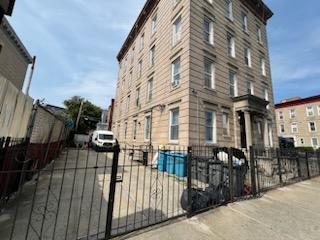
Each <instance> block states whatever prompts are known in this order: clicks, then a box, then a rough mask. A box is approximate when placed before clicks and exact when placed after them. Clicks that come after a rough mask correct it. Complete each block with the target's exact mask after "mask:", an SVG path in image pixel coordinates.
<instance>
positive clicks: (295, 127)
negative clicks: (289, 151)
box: [291, 123, 298, 133]
mask: <svg viewBox="0 0 320 240" xmlns="http://www.w3.org/2000/svg"><path fill="white" fill-rule="evenodd" d="M291 132H292V133H298V124H297V123H291Z"/></svg>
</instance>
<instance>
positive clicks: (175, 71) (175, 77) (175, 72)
mask: <svg viewBox="0 0 320 240" xmlns="http://www.w3.org/2000/svg"><path fill="white" fill-rule="evenodd" d="M171 68H172V70H171V71H172V73H171V75H172V76H171V84H172V86H174V87H175V86H178V85H179V82H180V79H181V60H180V57H178V58H176V60H174V61H173V62H172V66H171Z"/></svg>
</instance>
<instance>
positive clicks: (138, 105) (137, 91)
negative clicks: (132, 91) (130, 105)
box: [136, 88, 140, 107]
mask: <svg viewBox="0 0 320 240" xmlns="http://www.w3.org/2000/svg"><path fill="white" fill-rule="evenodd" d="M136 107H140V88H137V90H136Z"/></svg>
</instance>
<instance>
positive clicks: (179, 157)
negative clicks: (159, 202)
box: [174, 153, 187, 177]
mask: <svg viewBox="0 0 320 240" xmlns="http://www.w3.org/2000/svg"><path fill="white" fill-rule="evenodd" d="M174 158H175V174H176V176H177V177H186V176H187V155H186V154H183V153H175V154H174Z"/></svg>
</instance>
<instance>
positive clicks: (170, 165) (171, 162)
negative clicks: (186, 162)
mask: <svg viewBox="0 0 320 240" xmlns="http://www.w3.org/2000/svg"><path fill="white" fill-rule="evenodd" d="M166 154H167V172H168V173H169V174H175V153H174V152H167V153H166Z"/></svg>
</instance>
